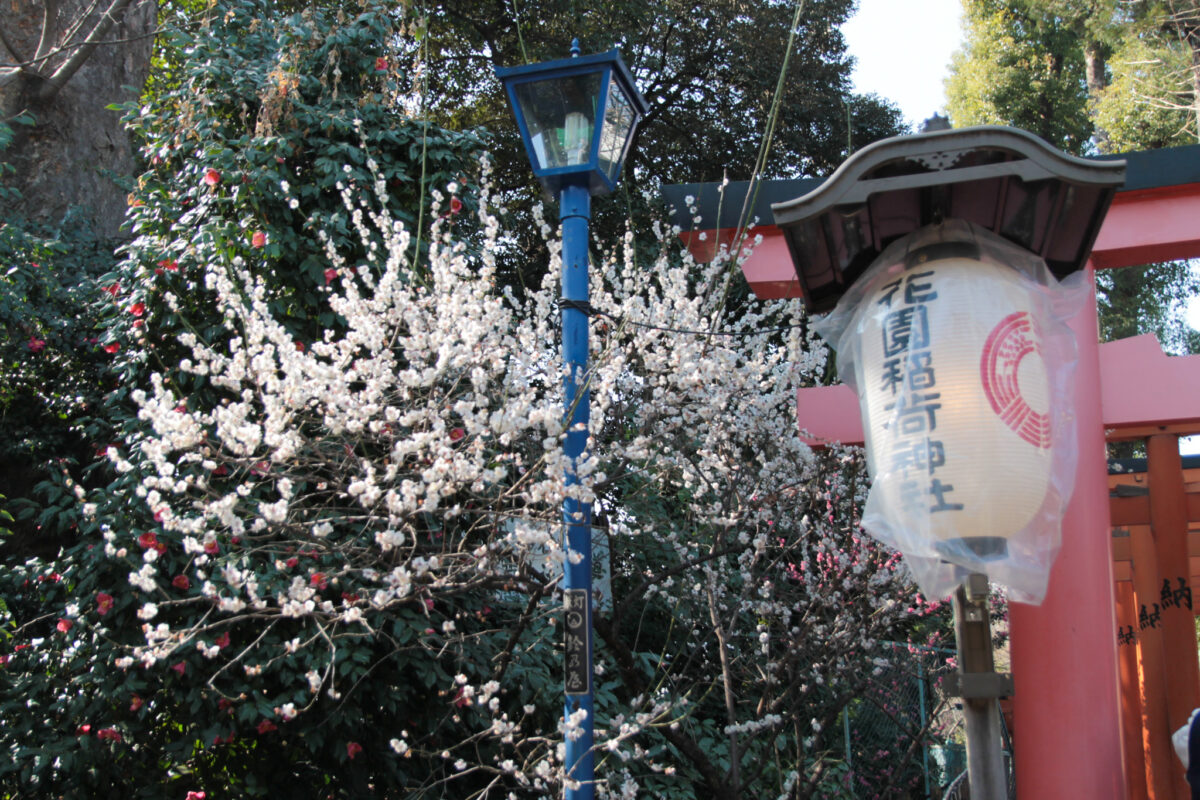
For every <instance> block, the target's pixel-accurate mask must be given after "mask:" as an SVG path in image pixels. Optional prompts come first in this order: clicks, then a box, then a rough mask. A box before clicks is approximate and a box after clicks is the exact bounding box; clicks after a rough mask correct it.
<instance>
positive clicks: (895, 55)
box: [842, 0, 962, 125]
mask: <svg viewBox="0 0 1200 800" xmlns="http://www.w3.org/2000/svg"><path fill="white" fill-rule="evenodd" d="M961 16H962V5H961V3H960V0H858V13H856V14H855V15H854V16H853V17H852V18H851V19H850V21H849V22H847V23H846V24H845V25H843V26H842V34H843V35H844V36H845V37H846V43H847V46H848V48H849V51H850V55H852V56H854V58H855V59H856V61H857V63H856V65H855V69H854V74H853V80H854V84H855V88H857V89H858V91H860V92H874V93H875V94H878V95H880V96H881V97H884V98H886V99H888V100H891V101H892V102H893V103H895V104H896V105H898V106H899V107H900V110H901V111H902V112H904V116H905V118H906V119H907V121H908V122H910V123H912V124H913V125H917V124H920V123H921V122H922V121H924V120H925V119H927V118H928V117H931V116H933V114H934V112H943V113H944V109H945V104H946V96H945V91H944V89H943V87H942V81H943V79H944V78H945V77H946V75H947V74H948V73H949V67H950V55H951V54H952V53H953V52H954V51H955V50H957V49H958V47H959V44H960V43H961V41H962V27H961V25H960V23H959V20H960V18H961Z"/></svg>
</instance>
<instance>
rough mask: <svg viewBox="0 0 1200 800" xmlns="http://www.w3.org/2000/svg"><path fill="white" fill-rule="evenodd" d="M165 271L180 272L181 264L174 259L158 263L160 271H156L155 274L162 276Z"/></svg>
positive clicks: (166, 259) (165, 259)
mask: <svg viewBox="0 0 1200 800" xmlns="http://www.w3.org/2000/svg"><path fill="white" fill-rule="evenodd" d="M163 270H167V271H168V272H178V271H179V262H178V261H176V260H175V259H173V258H164V259H163V260H162V261H160V262H158V269H156V270H154V274H155V275H162V274H163Z"/></svg>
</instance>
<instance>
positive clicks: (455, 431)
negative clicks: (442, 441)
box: [450, 428, 467, 442]
mask: <svg viewBox="0 0 1200 800" xmlns="http://www.w3.org/2000/svg"><path fill="white" fill-rule="evenodd" d="M466 435H467V432H466V431H465V430H463V429H462V428H451V429H450V441H452V442H457V441H458V440H459V439H462V438H463V437H464V436H466Z"/></svg>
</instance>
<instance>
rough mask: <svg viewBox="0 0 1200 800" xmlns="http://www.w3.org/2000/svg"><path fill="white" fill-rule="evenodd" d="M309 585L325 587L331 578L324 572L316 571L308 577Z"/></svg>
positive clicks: (319, 587)
mask: <svg viewBox="0 0 1200 800" xmlns="http://www.w3.org/2000/svg"><path fill="white" fill-rule="evenodd" d="M308 585H309V586H315V587H317V588H318V589H324V588H325V587H326V586H328V585H329V579H328V578H326V577H325V573H324V572H314V573H313V574H312V575H311V576H310V577H309V579H308Z"/></svg>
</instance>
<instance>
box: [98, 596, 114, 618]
mask: <svg viewBox="0 0 1200 800" xmlns="http://www.w3.org/2000/svg"><path fill="white" fill-rule="evenodd" d="M112 607H113V596H112V595H111V594H107V593H105V592H97V593H96V613H97V614H99V615H100V616H102V617H103V616H104V615H105V614H107V613H108V612H109V611H112Z"/></svg>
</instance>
